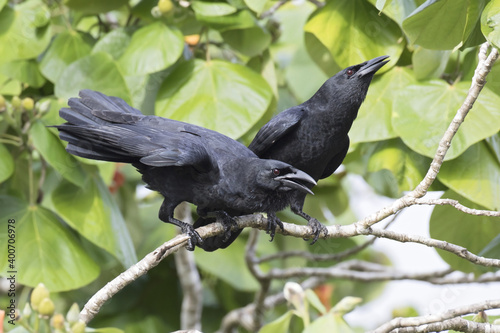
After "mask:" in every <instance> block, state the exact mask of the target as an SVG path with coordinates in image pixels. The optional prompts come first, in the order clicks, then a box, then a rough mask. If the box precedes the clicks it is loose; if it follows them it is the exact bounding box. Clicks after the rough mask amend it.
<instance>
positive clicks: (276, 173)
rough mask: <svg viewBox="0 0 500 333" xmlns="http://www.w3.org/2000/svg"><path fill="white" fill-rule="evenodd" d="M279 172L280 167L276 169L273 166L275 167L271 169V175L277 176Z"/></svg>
mask: <svg viewBox="0 0 500 333" xmlns="http://www.w3.org/2000/svg"><path fill="white" fill-rule="evenodd" d="M280 173H281V171H280V169H276V168H275V169H273V175H275V176H279V175H280Z"/></svg>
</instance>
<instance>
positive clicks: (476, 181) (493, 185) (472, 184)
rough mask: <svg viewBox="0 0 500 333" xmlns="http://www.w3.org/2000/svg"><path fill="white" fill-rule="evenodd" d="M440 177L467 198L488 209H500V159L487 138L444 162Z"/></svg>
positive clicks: (444, 182)
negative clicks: (499, 159)
mask: <svg viewBox="0 0 500 333" xmlns="http://www.w3.org/2000/svg"><path fill="white" fill-rule="evenodd" d="M438 179H439V180H440V181H441V182H442V183H443V184H445V185H446V186H448V187H449V188H451V189H452V190H454V191H455V192H457V193H459V194H460V195H462V196H464V197H466V198H467V199H469V200H471V201H473V202H475V203H477V204H480V205H482V206H484V207H487V208H488V209H493V210H499V209H500V162H499V161H498V158H497V156H495V154H494V152H493V150H492V149H490V148H489V147H488V145H487V144H486V142H484V141H483V142H480V143H478V144H475V145H473V146H472V147H470V148H469V149H467V150H466V151H465V152H464V153H463V154H462V155H460V156H459V157H458V158H456V159H455V160H453V161H449V162H444V163H443V166H442V167H441V170H440V172H439V174H438Z"/></svg>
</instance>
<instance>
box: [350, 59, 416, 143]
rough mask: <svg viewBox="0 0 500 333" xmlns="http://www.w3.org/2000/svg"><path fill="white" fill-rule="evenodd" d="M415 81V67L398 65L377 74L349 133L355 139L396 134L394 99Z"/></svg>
mask: <svg viewBox="0 0 500 333" xmlns="http://www.w3.org/2000/svg"><path fill="white" fill-rule="evenodd" d="M414 83H416V80H415V77H414V76H413V74H412V73H411V70H409V69H407V68H403V67H395V68H394V69H392V70H391V71H389V72H388V73H386V74H384V75H382V76H377V77H375V79H374V80H373V82H372V83H371V85H370V88H369V89H368V94H367V96H366V100H365V101H364V103H363V104H361V108H360V109H359V113H358V117H357V118H356V120H355V121H354V123H353V125H352V128H351V131H350V132H349V137H350V138H351V142H353V143H357V142H370V141H380V140H386V139H390V138H394V137H396V136H397V134H396V132H395V131H394V129H393V128H392V112H393V101H394V99H395V97H396V95H397V94H398V92H399V91H401V90H404V89H406V87H407V86H409V85H411V84H414Z"/></svg>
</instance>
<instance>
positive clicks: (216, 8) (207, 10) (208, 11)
mask: <svg viewBox="0 0 500 333" xmlns="http://www.w3.org/2000/svg"><path fill="white" fill-rule="evenodd" d="M191 6H192V7H193V10H194V11H195V12H196V13H197V14H200V15H203V16H224V15H229V14H232V13H235V12H236V8H234V7H233V6H231V5H230V4H227V3H225V2H206V1H193V2H191Z"/></svg>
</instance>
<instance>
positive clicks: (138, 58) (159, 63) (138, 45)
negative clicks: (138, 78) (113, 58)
mask: <svg viewBox="0 0 500 333" xmlns="http://www.w3.org/2000/svg"><path fill="white" fill-rule="evenodd" d="M183 48H184V39H183V37H182V34H181V32H180V31H179V30H176V29H171V28H169V27H167V26H166V25H165V24H163V23H161V22H155V23H152V24H149V25H147V26H145V27H142V28H141V29H139V30H137V31H136V32H135V33H134V34H133V35H132V40H131V41H130V44H129V45H128V47H127V49H126V50H125V52H124V53H123V55H122V56H121V57H120V59H119V60H118V64H119V65H120V67H121V69H122V72H123V73H124V74H125V75H143V74H150V73H154V72H158V71H161V70H162V69H165V68H167V67H169V66H171V65H172V64H173V63H175V62H176V61H177V59H179V57H180V56H181V54H182V50H183Z"/></svg>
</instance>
